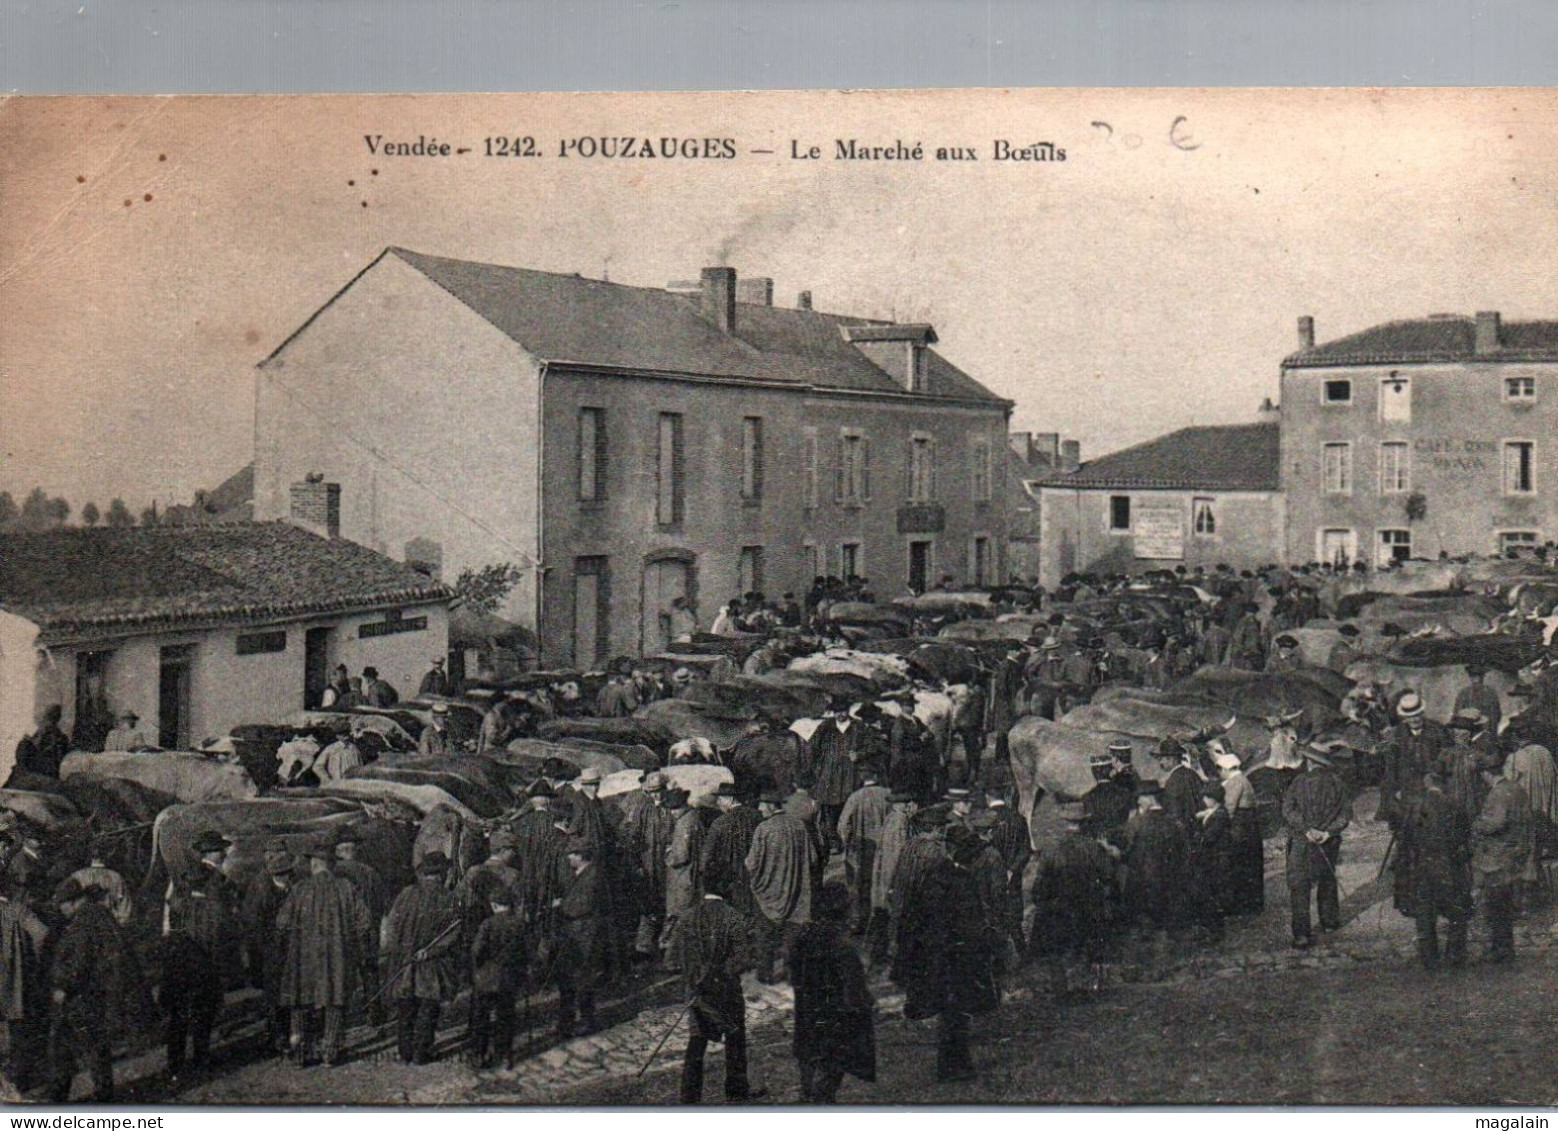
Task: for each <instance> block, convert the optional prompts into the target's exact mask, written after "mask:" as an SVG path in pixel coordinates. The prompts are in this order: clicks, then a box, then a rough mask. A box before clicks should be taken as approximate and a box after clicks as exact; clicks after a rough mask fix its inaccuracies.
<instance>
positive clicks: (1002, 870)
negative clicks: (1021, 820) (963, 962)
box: [963, 809, 1028, 968]
mask: <svg viewBox="0 0 1558 1131" xmlns="http://www.w3.org/2000/svg"><path fill="white" fill-rule="evenodd" d="M963 824H964V826H965V827H966V828H968V829H969V830H971V831H972V832H973V834H974V836H975V838H976V839H977V841H978V844H977V845H972V844H971V845H970V848H969V852H970V858H969V860H968V861H966V864H967V867H968V872H969V877H970V880H971V882H972V883H973V885H974V892H975V894H976V895H978V897H979V905H980V907H982V908H983V909H984V913H985V920H986V921H987V922H988V923H989V924H990V925H991V928H992V930H993V931H994V932H995V936H996V940H997V941H996V943H995V946H996V948H997V950H996V953H997V955H998V960H997V963H996V965H997V967H998V968H1001V967H1003V966H1004V965H1005V962H1004V959H1005V957H1006V952H1005V945H1006V942H1007V941H1008V939H1010V940H1011V941H1012V942H1013V943H1014V944H1015V947H1016V949H1015V951H1014V952H1013V953H1015V954H1016V955H1018V956H1020V955H1022V954H1023V953H1024V952H1025V951H1026V950H1027V949H1028V943H1027V940H1026V939H1024V938H1023V936H1022V910H1021V904H1020V903H1019V904H1018V913H1017V915H1018V917H1017V924H1016V935H1015V938H1013V937H1012V917H1011V908H1010V906H1009V905H1008V903H1007V898H1006V880H1007V876H1006V861H1005V860H1004V859H1003V858H1002V856H1001V851H1000V849H998V848H996V847H995V843H994V842H995V830H996V827H997V826H998V825H999V824H1000V822H999V821H998V820H997V819H996V816H995V814H994V813H992V812H990V810H988V809H981V810H979V811H978V812H977V813H972V814H970V815H969V817H968V819H967V820H966V821H964V822H963ZM1018 898H1019V899H1020V898H1021V895H1020V894H1019V897H1018Z"/></svg>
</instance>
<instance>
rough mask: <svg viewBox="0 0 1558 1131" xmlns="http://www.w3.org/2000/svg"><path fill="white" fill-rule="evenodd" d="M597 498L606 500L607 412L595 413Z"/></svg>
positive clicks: (601, 410) (598, 410)
mask: <svg viewBox="0 0 1558 1131" xmlns="http://www.w3.org/2000/svg"><path fill="white" fill-rule="evenodd" d="M594 456H595V497H596V498H597V499H604V498H606V410H605V409H597V410H596V412H595V452H594Z"/></svg>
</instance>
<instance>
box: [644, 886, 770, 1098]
mask: <svg viewBox="0 0 1558 1131" xmlns="http://www.w3.org/2000/svg"><path fill="white" fill-rule="evenodd" d="M750 935H751V924H750V923H749V922H748V921H747V919H746V917H745V916H743V915H741V914H740V913H739V912H738V911H736V910H735V908H733V907H731V906H730V904H729V903H727V902H726V901H725V900H724V899H722V898H721V897H720V896H718V895H716V894H714V893H713V892H706V893H705V894H704V895H703V897H702V898H701V899H699V900H698V901H697V903H696V904H695V905H694V906H693V907H692V908H691V909H690V910H689V911H688V912H687V914H686V915H685V916H683V917H682V918H681V919H680V920H679V921H678V922H677V924H676V927H675V928H674V930H673V932H672V934H671V938H670V945H669V947H668V948H667V953H666V964H667V965H668V966H669V967H670V968H671V969H672V970H676V971H679V972H680V973H681V975H682V981H683V983H684V985H685V993H686V997H687V1001H688V1005H689V1007H688V1033H687V1051H686V1053H685V1054H684V1055H683V1057H682V1091H681V1101H682V1103H684V1104H695V1103H699V1102H701V1101H702V1099H703V1058H704V1055H705V1053H706V1052H707V1051H708V1047H709V1042H710V1041H723V1042H724V1043H725V1098H726V1099H727V1100H729V1101H731V1102H733V1103H742V1102H745V1101H747V1100H750V1099H754V1098H758V1097H756V1096H754V1095H753V1093H752V1088H751V1084H750V1082H749V1081H748V1079H747V1025H746V999H745V998H744V997H743V996H742V993H741V975H742V973H743V972H745V971H746V970H749V969H751V967H752V955H751V952H750V949H749V947H748V945H747V942H748V939H749V938H750ZM759 1095H761V1093H759Z"/></svg>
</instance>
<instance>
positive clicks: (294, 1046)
mask: <svg viewBox="0 0 1558 1131" xmlns="http://www.w3.org/2000/svg"><path fill="white" fill-rule="evenodd" d="M305 855H306V856H307V858H308V875H307V876H305V877H303V878H302V879H301V880H298V881H296V883H295V884H294V886H293V888H292V890H291V891H289V892H288V893H287V895H286V898H285V899H283V900H282V903H281V909H280V910H279V911H277V912H276V931H277V933H278V934H279V935H280V937H281V940H282V943H281V946H282V949H281V952H280V955H279V957H280V959H281V961H282V967H281V986H280V993H279V995H278V1000H279V1003H280V1004H281V1005H283V1006H285V1007H286V1008H287V1009H288V1010H290V1011H291V1018H290V1026H289V1033H288V1037H287V1050H288V1055H289V1056H290V1057H292V1058H293V1059H294V1060H297V1061H299V1062H301V1063H305V1064H308V1063H317V1062H318V1061H319V1060H321V1059H322V1060H323V1061H324V1062H325V1063H326V1064H329V1065H334V1064H339V1063H340V1057H341V1041H342V1037H343V1036H344V1033H345V1014H346V1007H347V1005H348V1004H350V1002H351V1000H352V996H353V994H355V993H356V992H357V990H358V978H359V974H360V972H361V970H362V965H363V960H362V955H363V954H365V953H369V954H371V953H373V950H374V944H375V942H376V940H375V939H374V938H373V919H372V915H371V913H370V912H369V910H368V905H367V904H366V903H365V902H363V898H362V896H361V895H359V894H358V893H357V889H356V887H354V886H353V885H352V883H351V881H350V880H347V879H344V878H342V877H340V876H337V875H336V874H335V873H334V872H332V871H331V864H332V863H333V862H334V860H335V847H334V845H333V844H332V843H330V842H329V841H323V840H321V841H316V842H315V843H313V844H311V845H310V846H309V847H308V849H307V851H306V853H305ZM321 1022H322V1024H321ZM321 1032H322V1035H321Z"/></svg>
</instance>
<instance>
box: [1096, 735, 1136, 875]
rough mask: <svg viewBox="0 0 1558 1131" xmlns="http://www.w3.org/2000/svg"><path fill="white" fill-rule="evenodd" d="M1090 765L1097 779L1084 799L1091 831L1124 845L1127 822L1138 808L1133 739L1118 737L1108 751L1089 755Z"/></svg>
mask: <svg viewBox="0 0 1558 1131" xmlns="http://www.w3.org/2000/svg"><path fill="white" fill-rule="evenodd" d="M1088 767H1089V769H1091V770H1092V773H1093V780H1094V781H1095V782H1096V783H1097V784H1095V785H1094V786H1093V788H1092V789H1090V790H1089V791H1088V792H1087V795H1086V796H1085V797H1084V798H1083V799H1082V805H1083V809H1084V811H1085V812H1086V814H1087V831H1088V835H1090V836H1096V837H1102V838H1104V839H1106V840H1108V841H1109V842H1110V843H1112V844H1113V845H1114V846H1115V847H1116V848H1119V847H1122V844H1121V840H1122V837H1123V835H1124V832H1125V822H1126V821H1127V820H1129V819H1130V816H1131V814H1132V813H1133V812H1135V810H1136V793H1137V787H1138V786H1139V785H1140V782H1139V781H1138V779H1137V777H1136V771H1135V770H1133V769H1132V768H1131V743H1130V740H1129V739H1126V738H1117V739H1114V740H1113V741H1111V742H1110V743H1109V747H1108V749H1107V750H1104V751H1096V752H1093V753H1090V754H1089V755H1088Z"/></svg>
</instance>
